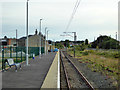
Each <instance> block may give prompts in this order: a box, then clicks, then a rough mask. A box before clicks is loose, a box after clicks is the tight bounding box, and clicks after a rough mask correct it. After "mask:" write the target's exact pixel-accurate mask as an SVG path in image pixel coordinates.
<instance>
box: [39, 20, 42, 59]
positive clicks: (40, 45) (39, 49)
mask: <svg viewBox="0 0 120 90" xmlns="http://www.w3.org/2000/svg"><path fill="white" fill-rule="evenodd" d="M41 21H42V19H40V41H39V42H40V44H39V45H40V46H39V57H40V58H41V42H42V41H41V38H42V37H41Z"/></svg>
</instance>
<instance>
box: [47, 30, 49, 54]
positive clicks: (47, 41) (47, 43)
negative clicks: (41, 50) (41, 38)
mask: <svg viewBox="0 0 120 90" xmlns="http://www.w3.org/2000/svg"><path fill="white" fill-rule="evenodd" d="M48 31H49V30H47V54H48V44H49V43H48Z"/></svg>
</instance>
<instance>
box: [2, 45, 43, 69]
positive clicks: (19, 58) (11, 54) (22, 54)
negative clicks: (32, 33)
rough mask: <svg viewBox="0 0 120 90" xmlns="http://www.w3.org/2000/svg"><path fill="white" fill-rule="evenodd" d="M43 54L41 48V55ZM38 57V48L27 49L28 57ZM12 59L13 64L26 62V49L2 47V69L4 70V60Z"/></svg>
mask: <svg viewBox="0 0 120 90" xmlns="http://www.w3.org/2000/svg"><path fill="white" fill-rule="evenodd" d="M43 53H44V47H41V54H43ZM33 54H34V55H35V56H37V55H39V47H29V48H28V56H29V58H33ZM8 58H13V60H14V62H15V63H20V62H23V61H25V60H26V47H4V46H3V47H2V48H1V53H0V63H2V69H4V68H5V59H8Z"/></svg>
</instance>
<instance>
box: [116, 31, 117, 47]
mask: <svg viewBox="0 0 120 90" xmlns="http://www.w3.org/2000/svg"><path fill="white" fill-rule="evenodd" d="M116 49H117V32H116Z"/></svg>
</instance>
